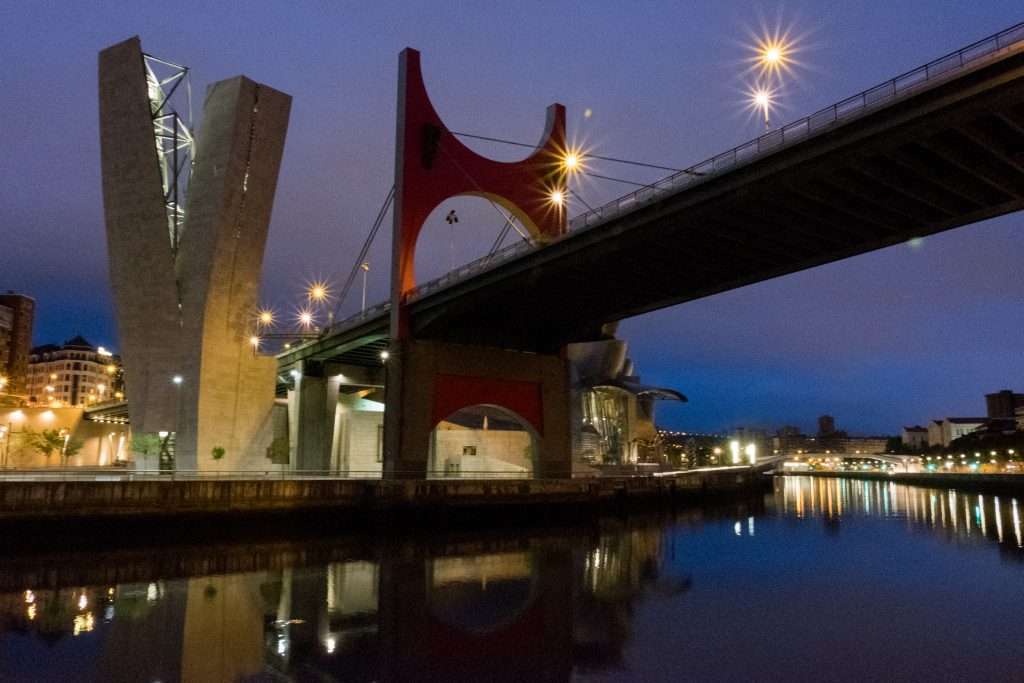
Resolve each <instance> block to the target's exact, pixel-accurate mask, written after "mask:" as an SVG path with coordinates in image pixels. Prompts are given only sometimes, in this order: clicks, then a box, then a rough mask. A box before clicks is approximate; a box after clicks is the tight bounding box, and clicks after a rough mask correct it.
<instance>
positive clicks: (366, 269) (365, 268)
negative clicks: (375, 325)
mask: <svg viewBox="0 0 1024 683" xmlns="http://www.w3.org/2000/svg"><path fill="white" fill-rule="evenodd" d="M359 270H361V271H363V307H362V309H360V311H361V314H362V315H366V274H367V273H369V272H370V262H369V261H363V262H362V263H361V264H359Z"/></svg>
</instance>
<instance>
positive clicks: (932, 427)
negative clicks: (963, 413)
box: [928, 417, 989, 448]
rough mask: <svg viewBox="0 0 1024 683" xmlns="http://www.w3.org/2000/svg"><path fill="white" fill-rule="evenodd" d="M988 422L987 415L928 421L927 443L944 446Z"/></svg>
mask: <svg viewBox="0 0 1024 683" xmlns="http://www.w3.org/2000/svg"><path fill="white" fill-rule="evenodd" d="M988 422H989V419H988V418H987V417H947V418H945V419H942V420H932V421H931V422H929V423H928V445H929V446H942V447H943V448H945V447H946V446H948V445H949V444H951V443H952V442H953V441H955V440H956V439H959V438H960V437H961V436H967V435H968V434H970V433H971V432H973V431H975V430H976V429H978V428H980V427H984V426H985V425H987V424H988Z"/></svg>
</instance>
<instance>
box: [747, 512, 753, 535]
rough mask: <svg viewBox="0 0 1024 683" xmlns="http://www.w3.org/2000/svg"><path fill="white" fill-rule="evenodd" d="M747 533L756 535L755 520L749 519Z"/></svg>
mask: <svg viewBox="0 0 1024 683" xmlns="http://www.w3.org/2000/svg"><path fill="white" fill-rule="evenodd" d="M747 533H748V534H750V535H751V536H753V535H754V518H753V517H747Z"/></svg>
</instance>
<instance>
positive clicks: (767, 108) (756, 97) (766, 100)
mask: <svg viewBox="0 0 1024 683" xmlns="http://www.w3.org/2000/svg"><path fill="white" fill-rule="evenodd" d="M774 104H775V95H774V93H773V92H772V91H771V89H769V88H764V87H761V88H757V89H756V90H754V91H753V92H751V93H750V105H751V106H752V107H753V108H754V109H755V110H757V111H760V112H761V114H762V115H763V116H764V129H765V130H768V114H769V112H771V109H772V106H774Z"/></svg>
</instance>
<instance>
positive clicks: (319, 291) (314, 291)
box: [306, 280, 331, 304]
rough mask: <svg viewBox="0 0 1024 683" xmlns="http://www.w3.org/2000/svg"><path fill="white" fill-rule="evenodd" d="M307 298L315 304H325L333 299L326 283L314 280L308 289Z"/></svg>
mask: <svg viewBox="0 0 1024 683" xmlns="http://www.w3.org/2000/svg"><path fill="white" fill-rule="evenodd" d="M306 297H307V298H308V299H309V300H310V301H311V302H314V303H318V304H320V303H323V302H325V301H327V300H328V299H329V298H331V289H330V287H328V286H327V283H326V282H323V281H321V280H314V281H313V282H311V283H309V286H308V287H307V288H306Z"/></svg>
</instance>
